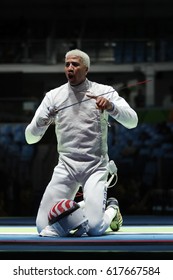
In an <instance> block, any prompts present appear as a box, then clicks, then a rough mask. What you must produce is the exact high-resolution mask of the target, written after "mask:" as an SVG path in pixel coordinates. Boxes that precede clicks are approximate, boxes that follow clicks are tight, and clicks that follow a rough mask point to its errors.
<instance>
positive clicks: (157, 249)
mask: <svg viewBox="0 0 173 280" xmlns="http://www.w3.org/2000/svg"><path fill="white" fill-rule="evenodd" d="M34 223H35V220H34V218H0V253H2V252H8V253H9V252H18V253H19V252H32V253H33V252H63V253H64V252H68V253H70V252H79V253H81V252H90V253H91V252H92V253H95V252H97V253H98V252H99V253H101V252H110V253H119V254H120V253H121V254H122V253H124V254H126V253H128V254H129V253H136V254H139V253H155V254H157V256H158V255H159V253H165V254H166V256H169V255H170V254H171V255H173V254H172V253H173V217H172V216H166V217H165V216H127V217H124V224H123V226H122V228H121V230H120V231H118V232H112V231H110V230H109V229H108V230H107V232H106V233H105V235H103V236H100V237H88V236H83V237H80V238H79V237H78V238H76V237H72V238H71V237H68V238H64V237H63V238H62V237H61V238H55V237H54V238H49V237H39V236H38V234H37V231H36V227H35V224H34Z"/></svg>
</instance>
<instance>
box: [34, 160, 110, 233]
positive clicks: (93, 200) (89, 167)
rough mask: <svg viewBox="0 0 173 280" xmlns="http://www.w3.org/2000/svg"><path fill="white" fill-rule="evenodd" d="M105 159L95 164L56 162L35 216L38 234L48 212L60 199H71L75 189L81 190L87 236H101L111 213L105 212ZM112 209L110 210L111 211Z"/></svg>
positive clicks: (46, 223)
mask: <svg viewBox="0 0 173 280" xmlns="http://www.w3.org/2000/svg"><path fill="white" fill-rule="evenodd" d="M106 165H107V160H106V159H104V160H103V159H101V160H100V161H99V162H97V163H96V164H93V163H92V164H88V163H83V164H81V163H76V162H75V167H74V165H73V163H72V162H70V161H69V162H68V164H67V162H64V161H62V160H61V159H60V160H59V163H58V165H57V166H56V167H55V168H54V172H53V175H52V178H51V181H50V182H49V184H48V186H47V188H46V190H45V192H44V194H43V197H42V200H41V203H40V206H39V210H38V214H37V219H36V226H37V230H38V232H39V233H40V232H41V231H42V229H44V228H45V227H46V226H47V225H48V213H49V211H50V209H51V208H52V207H53V206H54V205H55V204H56V203H57V202H58V201H59V200H61V199H70V200H74V198H75V196H76V193H77V191H78V190H79V187H80V186H82V188H83V198H84V202H85V207H84V212H85V215H86V217H87V219H88V223H89V232H88V233H89V234H90V235H102V234H103V233H104V232H105V230H106V229H107V228H108V227H109V225H110V222H111V220H112V218H113V216H114V213H112V212H111V213H112V214H111V215H110V214H109V215H108V210H110V209H108V210H106V211H105V209H106V199H107V188H106V182H107V177H108V170H107V169H106ZM111 210H112V209H111Z"/></svg>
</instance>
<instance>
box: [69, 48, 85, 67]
mask: <svg viewBox="0 0 173 280" xmlns="http://www.w3.org/2000/svg"><path fill="white" fill-rule="evenodd" d="M69 55H75V56H79V57H80V58H81V59H82V61H83V63H84V65H85V66H86V67H88V69H89V68H90V58H89V55H88V54H87V53H85V52H83V51H81V50H79V49H74V50H70V51H68V52H67V53H66V55H65V59H66V58H67V57H68V56H69Z"/></svg>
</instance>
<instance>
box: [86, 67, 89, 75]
mask: <svg viewBox="0 0 173 280" xmlns="http://www.w3.org/2000/svg"><path fill="white" fill-rule="evenodd" d="M88 70H89V69H88V67H86V75H87V74H88Z"/></svg>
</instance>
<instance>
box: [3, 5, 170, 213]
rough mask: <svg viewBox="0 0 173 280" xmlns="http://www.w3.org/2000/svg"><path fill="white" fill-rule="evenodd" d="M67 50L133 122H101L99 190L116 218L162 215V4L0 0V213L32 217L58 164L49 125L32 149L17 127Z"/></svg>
mask: <svg viewBox="0 0 173 280" xmlns="http://www.w3.org/2000/svg"><path fill="white" fill-rule="evenodd" d="M73 48H80V49H82V50H83V51H86V52H87V53H88V54H89V55H90V57H91V70H90V73H89V75H88V78H89V79H91V80H93V81H97V82H100V83H105V84H109V85H111V86H113V87H114V88H115V89H117V90H118V92H119V94H120V95H121V96H123V97H124V98H125V99H126V100H127V101H128V103H129V104H130V105H131V106H132V108H134V109H135V110H136V112H137V113H138V116H139V125H138V127H137V128H135V129H132V130H127V129H125V128H124V127H122V126H120V125H119V124H117V123H116V122H115V121H114V120H113V119H110V120H109V121H110V124H111V127H110V128H109V137H108V142H109V156H110V158H111V159H113V160H114V161H115V162H116V164H117V167H118V177H119V180H118V183H117V185H116V187H115V188H113V189H109V191H108V194H109V195H112V194H113V195H115V196H116V197H117V198H118V199H119V202H120V205H121V208H122V210H121V211H122V213H123V214H127V215H172V214H173V175H172V172H173V9H172V0H99V1H98V0H87V1H81V0H80V1H79V0H74V1H66V0H25V1H22V0H15V1H14V0H1V1H0V178H1V183H0V216H35V215H36V213H37V208H38V206H39V203H40V199H41V196H42V194H43V192H44V190H45V187H46V185H47V183H48V182H49V180H50V178H51V175H52V171H53V168H54V166H55V164H56V163H57V160H58V155H57V152H56V141H55V136H54V127H53V125H52V126H50V127H49V129H48V131H47V133H46V134H45V136H44V138H43V139H42V140H41V141H40V142H39V143H38V144H35V145H27V144H26V142H25V138H24V130H25V127H26V125H27V124H28V123H29V122H30V121H31V119H32V116H33V114H34V112H35V109H36V108H37V106H38V105H39V103H40V101H41V100H42V98H43V96H44V94H45V93H46V92H47V91H48V90H50V89H52V88H54V87H57V86H59V85H61V84H62V83H64V82H66V78H65V75H64V54H65V52H66V51H68V50H70V49H73ZM145 80H147V81H148V80H149V82H146V83H144V84H139V85H136V84H137V83H139V82H141V81H145Z"/></svg>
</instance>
